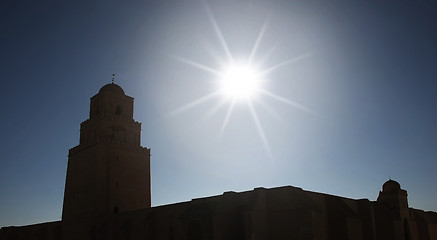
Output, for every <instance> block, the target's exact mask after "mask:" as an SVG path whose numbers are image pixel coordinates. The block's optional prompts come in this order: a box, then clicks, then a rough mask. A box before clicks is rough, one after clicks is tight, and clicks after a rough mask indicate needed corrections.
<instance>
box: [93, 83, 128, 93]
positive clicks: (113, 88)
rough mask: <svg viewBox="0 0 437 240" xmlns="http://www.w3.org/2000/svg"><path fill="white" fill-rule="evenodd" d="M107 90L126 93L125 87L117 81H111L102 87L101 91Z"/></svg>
mask: <svg viewBox="0 0 437 240" xmlns="http://www.w3.org/2000/svg"><path fill="white" fill-rule="evenodd" d="M105 92H111V93H115V94H120V95H125V94H124V90H123V88H121V87H120V86H118V85H117V84H115V83H109V84H106V85H105V86H103V87H102V88H100V91H99V93H105Z"/></svg>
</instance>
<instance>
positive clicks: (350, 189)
mask: <svg viewBox="0 0 437 240" xmlns="http://www.w3.org/2000/svg"><path fill="white" fill-rule="evenodd" d="M436 10H437V6H436V5H435V4H432V3H430V2H426V1H420V2H408V1H397V2H396V3H394V2H390V3H389V2H387V3H379V2H378V3H368V2H367V1H366V2H364V1H363V2H361V3H359V2H353V3H352V2H346V1H333V2H329V3H327V2H325V1H276V0H274V1H257V0H252V1H249V0H248V1H230V0H229V1H200V0H199V1H198V0H193V1H124V2H123V3H122V2H121V1H93V2H92V3H90V2H89V1H70V2H67V1H45V2H44V3H41V2H34V1H2V2H0V30H1V31H0V70H1V71H0V74H1V77H0V79H1V83H2V94H1V95H0V100H1V101H0V102H1V103H0V104H1V105H0V107H1V109H2V114H0V130H1V132H2V134H1V135H0V152H1V153H2V156H1V158H0V164H1V168H0V212H1V214H0V226H8V225H25V224H31V223H38V222H45V221H53V220H59V219H60V217H61V212H62V200H63V191H64V184H65V173H66V166H67V154H68V149H69V148H72V147H74V146H76V145H77V144H78V142H79V125H80V123H81V122H82V121H84V120H86V119H87V118H88V114H89V98H90V97H92V96H93V95H95V94H96V93H97V92H98V90H99V89H100V87H102V86H103V85H104V84H107V83H110V81H111V75H112V74H113V73H115V74H116V76H117V79H116V82H117V83H118V84H119V85H120V86H122V87H123V89H124V90H125V92H126V93H127V94H128V95H129V96H132V97H134V98H135V113H134V117H135V119H136V120H137V121H140V122H142V145H143V146H146V147H149V148H151V149H152V162H151V167H152V168H151V170H152V205H153V206H158V205H163V204H168V203H174V202H180V201H188V200H190V199H192V198H198V197H205V196H211V195H218V194H221V193H223V192H225V191H245V190H251V189H253V188H255V187H277V186H284V185H292V186H297V187H301V188H303V189H305V190H310V191H316V192H323V193H329V194H333V195H339V196H344V197H349V198H355V199H359V198H368V199H370V200H376V198H377V195H378V191H379V190H380V189H381V186H382V184H383V183H384V182H385V181H386V180H388V178H389V177H391V178H392V179H394V180H397V181H398V182H399V183H400V184H401V186H402V188H404V189H406V190H407V191H408V193H409V196H408V197H409V204H410V206H411V207H414V208H419V209H424V210H432V211H437V204H436V202H437V188H435V183H436V182H437V175H436V174H435V173H436V169H437V161H436V160H437V159H436V156H437V126H436V123H437V111H436V104H437V83H436V76H437V67H436V63H437V59H436V56H437V54H436V53H437V24H435V23H436V22H437V19H436V18H437V16H436V15H435V14H434V13H435V12H436ZM214 26H216V28H215V27H214ZM263 26H265V28H263ZM262 29H264V31H262ZM260 33H262V34H261V36H262V38H258V37H259V36H260ZM257 39H260V41H259V42H258V45H257V44H256V43H257ZM223 43H226V44H223ZM255 45H257V48H256V52H255V54H254V58H253V59H254V61H255V62H257V63H259V65H260V69H263V70H265V69H269V68H270V67H274V66H277V68H275V69H274V70H272V71H270V72H269V73H268V74H266V75H265V82H264V84H263V89H265V90H266V91H268V92H270V93H272V94H274V95H275V96H277V97H276V98H275V97H272V96H269V95H266V94H260V95H259V96H257V97H256V99H254V100H253V103H252V106H253V107H252V108H251V107H250V105H248V104H245V103H237V104H235V105H234V106H233V108H232V112H231V114H230V115H229V117H228V118H227V116H228V113H229V109H230V108H229V107H230V103H229V101H226V99H224V98H223V97H222V96H214V97H211V98H208V99H206V100H205V101H201V102H200V103H198V104H195V105H190V106H191V107H186V108H184V106H187V105H189V104H190V103H192V102H195V101H196V100H199V99H202V97H204V96H207V95H208V94H210V93H212V92H214V91H217V84H216V81H217V76H216V75H215V74H212V73H211V72H210V71H207V70H205V69H204V68H202V67H199V64H200V65H201V66H203V67H208V68H211V69H214V70H217V71H222V68H223V66H224V65H226V64H227V62H228V61H229V57H228V56H227V53H226V49H228V51H229V52H230V53H231V55H232V56H233V58H234V59H247V58H248V57H249V56H250V55H251V53H252V52H253V49H254V46H255ZM193 63H197V64H198V65H197V66H196V65H195V64H193ZM282 63H284V64H282ZM284 99H286V100H287V101H288V103H287V101H281V100H284ZM291 103H292V104H291ZM220 104H222V105H220ZM296 104H297V105H296ZM296 106H300V107H296ZM180 109H182V111H178V110H180ZM302 109H306V110H302ZM254 113H255V114H256V115H254ZM254 116H256V118H254ZM226 119H228V120H226Z"/></svg>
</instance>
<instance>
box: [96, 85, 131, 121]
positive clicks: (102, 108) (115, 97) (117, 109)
mask: <svg viewBox="0 0 437 240" xmlns="http://www.w3.org/2000/svg"><path fill="white" fill-rule="evenodd" d="M133 105H134V99H133V98H132V97H129V96H127V95H126V94H125V93H124V90H123V88H121V87H120V86H119V85H117V84H115V83H109V84H106V85H105V86H103V87H102V88H100V91H99V93H97V94H96V95H94V96H93V97H92V98H91V106H90V120H92V119H98V118H101V117H106V118H107V117H110V118H113V117H115V118H123V119H128V120H132V121H133V110H134V109H133Z"/></svg>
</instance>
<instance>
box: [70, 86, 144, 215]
mask: <svg viewBox="0 0 437 240" xmlns="http://www.w3.org/2000/svg"><path fill="white" fill-rule="evenodd" d="M133 103H134V99H133V98H132V97H129V96H127V95H125V93H124V91H123V89H122V88H121V87H120V86H118V85H117V84H114V82H112V83H111V84H107V85H105V86H103V87H102V88H101V89H100V91H99V93H98V94H96V95H95V96H94V97H92V98H91V104H90V116H89V119H88V120H86V121H84V122H82V123H81V125H80V141H79V145H78V146H76V147H74V148H72V149H70V151H69V154H68V167H67V178H66V182H65V193H64V206H63V211H62V220H63V222H74V221H80V220H81V219H96V218H100V217H107V216H109V215H114V214H118V213H121V212H125V211H131V210H136V209H142V208H147V207H150V205H151V197H150V149H147V148H145V147H141V145H140V138H141V136H140V132H141V124H140V123H139V122H136V121H135V120H134V119H133Z"/></svg>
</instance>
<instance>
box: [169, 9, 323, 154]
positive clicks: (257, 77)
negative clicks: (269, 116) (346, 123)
mask: <svg viewBox="0 0 437 240" xmlns="http://www.w3.org/2000/svg"><path fill="white" fill-rule="evenodd" d="M206 10H207V12H208V15H209V19H210V20H211V23H212V26H213V28H214V30H215V32H216V34H217V37H218V40H219V42H220V43H221V45H222V47H223V51H224V53H225V54H226V56H227V59H223V61H222V63H221V64H220V65H222V66H223V65H224V64H225V62H227V63H228V64H227V67H225V68H222V69H216V68H213V67H210V66H207V65H204V64H202V63H198V62H195V61H192V60H189V59H186V58H182V57H177V56H175V58H176V59H178V60H180V61H182V62H184V63H186V64H189V65H191V66H194V67H196V68H198V69H200V70H203V71H206V72H209V73H211V74H212V75H215V76H216V78H215V79H216V80H217V81H218V89H217V90H216V91H214V92H211V93H209V94H207V95H205V96H203V97H200V98H198V99H196V100H194V101H193V102H191V103H189V104H186V105H185V106H183V107H181V108H179V109H177V110H175V111H173V112H172V114H178V113H180V112H183V111H185V110H187V109H189V108H192V107H194V106H196V105H198V104H201V103H203V102H206V101H209V100H211V99H213V98H217V97H220V98H226V99H227V100H229V101H220V104H218V105H217V107H215V108H213V109H212V110H211V113H215V112H217V111H218V110H219V109H220V108H221V107H223V106H224V105H226V104H225V103H226V102H227V103H229V105H228V110H227V111H226V115H225V117H224V120H223V125H222V129H221V131H220V134H219V136H220V135H221V134H222V132H223V131H224V129H225V128H226V126H227V124H228V122H229V119H230V118H231V115H232V112H233V110H234V106H235V104H236V103H237V102H244V103H246V104H247V107H248V109H249V111H250V113H251V115H252V118H253V120H254V123H255V126H256V129H257V131H258V133H259V135H260V138H261V140H262V142H263V144H264V147H265V148H266V150H267V152H268V154H269V155H270V157H271V158H273V155H272V153H271V151H270V146H269V143H268V141H267V137H266V135H265V133H264V130H263V127H262V124H261V120H260V118H259V116H258V114H257V111H256V107H255V103H260V104H263V105H265V104H264V103H263V101H262V100H261V99H257V98H258V95H260V97H261V95H262V96H264V97H269V98H272V99H275V100H277V101H279V102H281V103H284V104H287V105H289V106H291V107H294V108H297V109H299V110H301V111H304V112H307V113H310V114H313V115H317V113H315V112H313V111H312V110H311V109H308V108H306V107H305V106H303V105H300V104H298V103H296V102H293V101H291V100H289V99H287V98H284V97H281V96H278V95H276V94H274V93H271V92H270V91H268V90H267V89H265V88H264V87H265V86H264V84H267V79H265V78H267V75H268V73H270V72H272V71H274V70H276V69H278V68H280V67H283V66H285V65H287V64H291V63H293V62H295V61H297V60H300V59H301V58H304V57H308V56H310V55H311V52H309V53H306V54H302V55H298V56H295V57H293V58H291V59H288V60H286V61H283V62H280V63H279V64H276V65H274V66H272V67H260V68H257V67H255V66H254V65H256V66H261V65H262V64H261V65H259V64H258V63H256V64H255V56H256V53H257V50H258V47H259V44H260V42H261V39H262V37H263V35H264V32H265V30H266V27H267V23H268V21H267V20H266V21H265V22H264V25H263V26H262V27H261V30H260V33H259V35H258V37H257V39H256V40H255V44H254V46H253V48H252V50H251V52H250V54H248V57H247V59H245V61H243V62H236V59H235V58H234V57H233V54H232V53H231V51H230V50H229V47H228V45H227V43H226V41H225V38H224V37H223V35H222V33H221V30H220V28H219V26H218V24H217V22H216V21H215V19H214V17H213V15H212V13H211V11H210V10H209V9H208V8H207V9H206ZM254 100H256V101H254Z"/></svg>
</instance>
